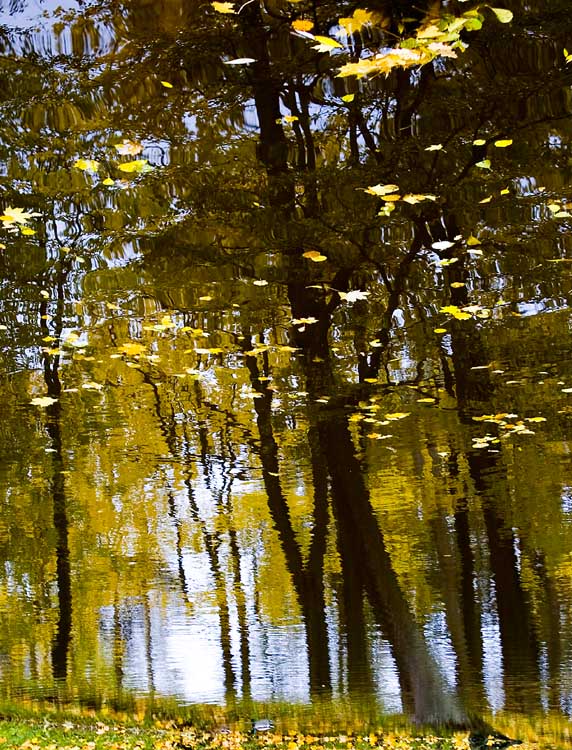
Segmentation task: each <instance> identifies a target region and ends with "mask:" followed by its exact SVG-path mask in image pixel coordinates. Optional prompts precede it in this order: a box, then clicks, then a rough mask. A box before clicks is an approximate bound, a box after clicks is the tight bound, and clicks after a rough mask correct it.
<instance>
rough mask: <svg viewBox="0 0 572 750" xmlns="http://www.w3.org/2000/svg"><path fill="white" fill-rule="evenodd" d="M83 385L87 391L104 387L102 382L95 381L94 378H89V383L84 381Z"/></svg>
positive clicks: (99, 389)
mask: <svg viewBox="0 0 572 750" xmlns="http://www.w3.org/2000/svg"><path fill="white" fill-rule="evenodd" d="M81 387H82V388H83V389H84V390H86V391H101V390H102V389H103V386H102V385H101V383H95V382H94V381H93V380H88V381H87V383H82V386H81Z"/></svg>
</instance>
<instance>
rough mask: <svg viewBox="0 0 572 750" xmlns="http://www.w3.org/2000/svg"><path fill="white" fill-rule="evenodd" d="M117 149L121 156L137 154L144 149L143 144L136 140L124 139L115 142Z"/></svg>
mask: <svg viewBox="0 0 572 750" xmlns="http://www.w3.org/2000/svg"><path fill="white" fill-rule="evenodd" d="M115 149H116V151H117V152H118V153H120V154H121V156H137V154H140V153H141V151H143V146H142V145H141V144H140V143H135V141H127V140H125V141H122V142H121V143H116V144H115Z"/></svg>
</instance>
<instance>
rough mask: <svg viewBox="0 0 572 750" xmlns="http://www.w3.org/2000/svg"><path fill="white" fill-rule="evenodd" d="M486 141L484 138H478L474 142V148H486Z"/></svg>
mask: <svg viewBox="0 0 572 750" xmlns="http://www.w3.org/2000/svg"><path fill="white" fill-rule="evenodd" d="M485 144H486V141H485V140H484V139H483V138H477V139H476V140H474V141H473V146H484V145H485Z"/></svg>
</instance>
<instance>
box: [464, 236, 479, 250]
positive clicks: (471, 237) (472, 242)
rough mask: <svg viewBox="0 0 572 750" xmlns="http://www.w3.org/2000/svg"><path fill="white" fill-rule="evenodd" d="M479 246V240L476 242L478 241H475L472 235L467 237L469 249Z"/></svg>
mask: <svg viewBox="0 0 572 750" xmlns="http://www.w3.org/2000/svg"><path fill="white" fill-rule="evenodd" d="M480 244H481V241H480V240H478V239H477V238H476V237H473V235H471V236H470V237H469V238H468V239H467V245H468V246H469V247H475V245H480Z"/></svg>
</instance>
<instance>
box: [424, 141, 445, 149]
mask: <svg viewBox="0 0 572 750" xmlns="http://www.w3.org/2000/svg"><path fill="white" fill-rule="evenodd" d="M442 148H443V144H442V143H434V144H433V145H432V146H427V148H426V149H425V151H441V149H442Z"/></svg>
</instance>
